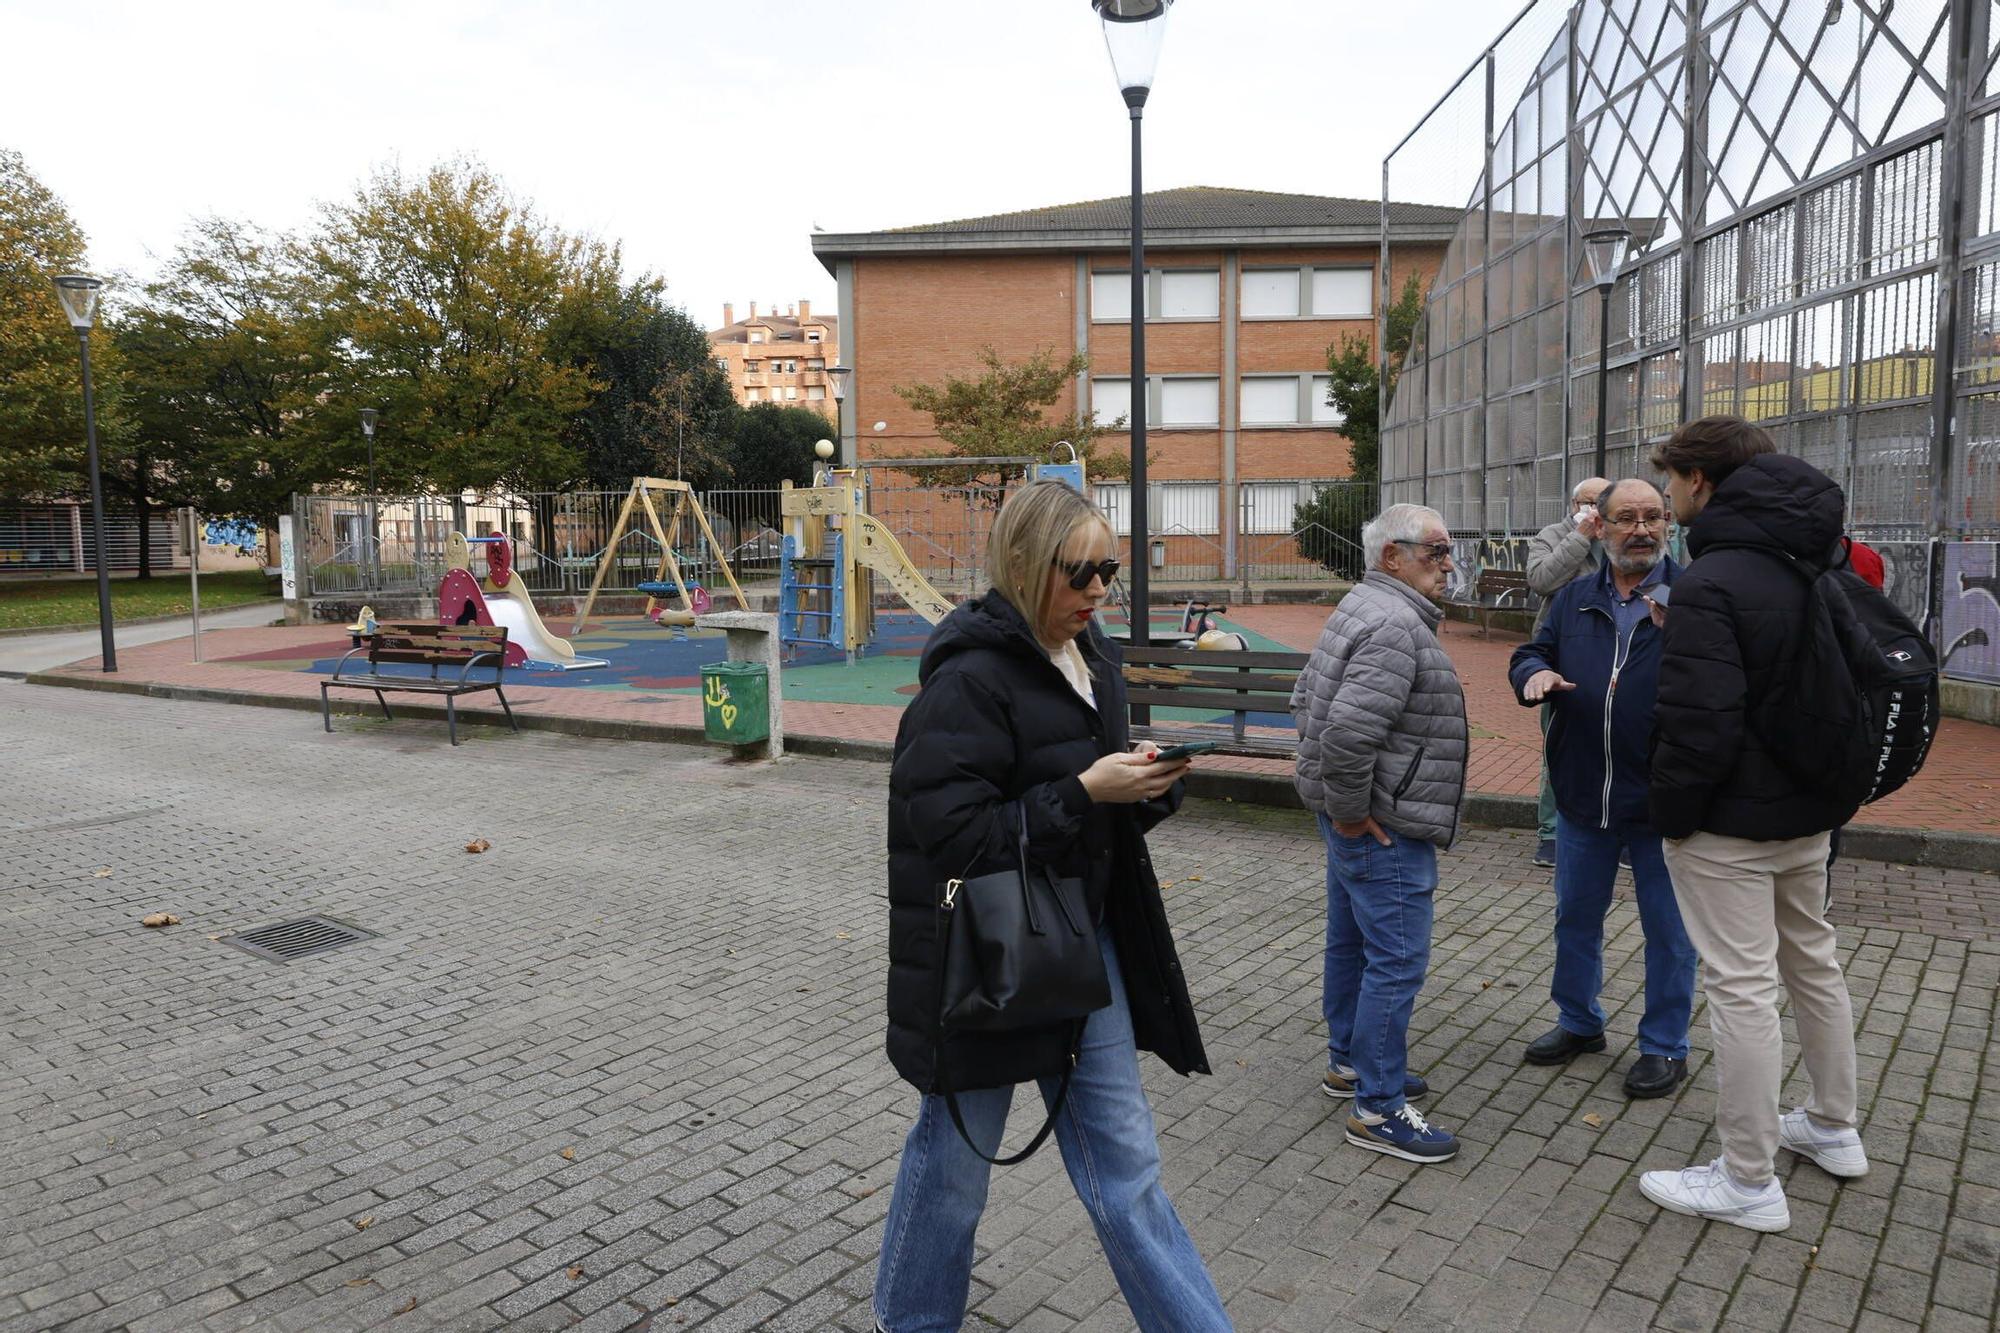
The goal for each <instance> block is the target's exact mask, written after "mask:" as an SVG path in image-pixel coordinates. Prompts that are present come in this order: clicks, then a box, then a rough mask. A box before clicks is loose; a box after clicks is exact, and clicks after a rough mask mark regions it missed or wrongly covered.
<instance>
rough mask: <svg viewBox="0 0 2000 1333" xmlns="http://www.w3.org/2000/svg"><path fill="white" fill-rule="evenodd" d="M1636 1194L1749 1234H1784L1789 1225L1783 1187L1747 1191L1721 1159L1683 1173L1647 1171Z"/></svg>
mask: <svg viewBox="0 0 2000 1333" xmlns="http://www.w3.org/2000/svg"><path fill="white" fill-rule="evenodd" d="M1639 1192H1640V1193H1641V1194H1644V1195H1645V1196H1646V1197H1647V1198H1649V1199H1651V1200H1652V1201H1653V1202H1654V1203H1657V1204H1658V1205H1660V1207H1662V1208H1665V1209H1668V1210H1669V1211H1671V1212H1676V1213H1686V1214H1687V1215H1688V1216H1690V1217H1705V1218H1708V1219H1709V1220H1710V1221H1713V1222H1727V1223H1729V1224H1730V1225H1732V1226H1739V1227H1747V1228H1749V1229H1750V1230H1752V1231H1783V1230H1784V1229H1785V1228H1786V1227H1788V1226H1790V1225H1791V1224H1792V1209H1791V1205H1790V1204H1788V1203H1787V1202H1785V1188H1784V1186H1782V1185H1780V1184H1779V1183H1778V1182H1777V1181H1776V1180H1775V1179H1773V1180H1772V1181H1771V1182H1770V1183H1769V1184H1767V1185H1765V1186H1764V1187H1763V1188H1762V1189H1747V1188H1745V1187H1744V1186H1742V1185H1739V1184H1737V1183H1736V1182H1735V1181H1734V1180H1732V1179H1730V1176H1729V1170H1728V1168H1727V1167H1725V1166H1724V1165H1723V1164H1722V1159H1721V1158H1720V1157H1718V1158H1716V1159H1715V1160H1714V1161H1713V1162H1710V1163H1709V1164H1708V1165H1707V1166H1690V1167H1688V1168H1686V1169H1685V1170H1682V1171H1648V1172H1646V1174H1644V1175H1642V1176H1640V1177H1639Z"/></svg>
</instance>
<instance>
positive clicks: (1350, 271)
mask: <svg viewBox="0 0 2000 1333" xmlns="http://www.w3.org/2000/svg"><path fill="white" fill-rule="evenodd" d="M1312 302H1313V308H1312V312H1313V317H1314V318H1315V319H1366V318H1367V317H1368V316H1370V315H1372V314H1374V313H1375V273H1374V270H1372V269H1365V268H1316V269H1314V270H1313V276H1312Z"/></svg>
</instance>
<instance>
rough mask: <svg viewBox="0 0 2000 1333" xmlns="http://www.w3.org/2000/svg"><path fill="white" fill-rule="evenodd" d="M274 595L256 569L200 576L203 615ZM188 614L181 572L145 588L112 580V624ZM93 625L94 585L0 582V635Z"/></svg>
mask: <svg viewBox="0 0 2000 1333" xmlns="http://www.w3.org/2000/svg"><path fill="white" fill-rule="evenodd" d="M276 595H277V594H275V593H273V592H271V591H270V590H269V583H268V581H267V580H266V579H265V577H264V575H263V574H262V573H260V572H258V571H257V570H254V569H244V570H231V571H229V572H228V573H223V574H204V575H202V576H201V609H202V610H204V611H219V610H221V609H222V608H223V607H226V606H241V605H243V604H244V603H245V602H261V601H264V600H266V599H268V598H272V597H275V596H276ZM187 613H188V579H187V574H186V573H185V572H181V573H166V574H155V575H154V576H153V577H152V578H150V579H147V580H146V581H145V582H143V583H142V582H140V581H139V580H137V579H133V578H113V579H112V580H111V614H112V617H113V618H114V619H117V620H140V619H143V618H145V617H147V616H171V615H183V616H184V615H186V614H187ZM96 623H97V581H96V580H95V579H22V580H19V581H15V580H12V579H0V629H29V628H32V627H34V626H38V625H84V624H92V625H94V624H96Z"/></svg>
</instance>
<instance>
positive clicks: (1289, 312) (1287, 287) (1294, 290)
mask: <svg viewBox="0 0 2000 1333" xmlns="http://www.w3.org/2000/svg"><path fill="white" fill-rule="evenodd" d="M1299 285H1300V284H1299V271H1298V270H1297V269H1295V268H1249V269H1244V270H1243V298H1242V299H1243V317H1244V318H1245V319H1278V318H1290V317H1294V316H1296V315H1297V314H1298V313H1299Z"/></svg>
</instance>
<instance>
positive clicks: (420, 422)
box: [300, 162, 622, 493]
mask: <svg viewBox="0 0 2000 1333" xmlns="http://www.w3.org/2000/svg"><path fill="white" fill-rule="evenodd" d="M300 256H301V267H302V269H303V270H304V273H305V276H306V279H307V282H308V286H309V291H310V295H311V298H312V301H313V304H314V306H315V307H316V308H317V310H318V311H319V313H320V315H321V317H322V318H323V319H325V320H326V321H327V323H328V326H329V327H328V332H329V333H330V334H331V335H332V337H333V343H334V345H335V346H336V347H338V348H339V349H340V351H341V364H340V367H339V371H338V374H337V376H336V384H335V389H334V394H335V401H337V402H338V403H339V404H340V405H339V406H338V407H334V406H333V403H331V402H330V403H329V405H328V408H329V410H322V411H319V412H315V413H312V414H311V415H310V416H308V417H306V418H304V419H302V421H301V422H300V429H301V431H302V432H303V433H305V434H307V435H308V436H310V437H311V438H312V439H313V440H314V441H315V442H316V443H318V444H320V445H321V446H322V447H323V448H325V449H327V450H328V451H329V452H330V453H331V454H333V455H334V456H335V457H337V458H339V459H341V460H342V461H343V462H344V463H345V470H346V472H347V474H348V475H349V476H357V475H359V474H360V473H362V472H363V471H365V468H364V467H363V465H362V464H361V456H362V454H363V451H364V446H363V442H362V439H361V435H360V432H359V431H358V430H356V429H354V424H353V423H354V420H355V417H354V413H355V411H356V410H357V409H358V408H359V407H360V406H361V405H362V404H364V403H368V404H374V405H377V406H379V407H380V409H381V411H382V425H381V428H380V433H379V435H378V437H377V440H376V462H377V472H378V475H379V477H380V478H381V484H382V485H383V487H384V488H395V489H401V488H405V487H415V486H430V487H434V488H436V489H438V490H442V491H445V492H448V493H455V492H458V491H460V490H465V489H473V490H488V489H493V488H496V487H506V488H509V489H513V490H519V491H543V490H562V489H565V488H567V487H570V486H572V485H575V484H577V483H578V482H580V481H582V480H583V479H584V477H585V475H586V465H585V458H584V455H583V452H582V450H581V448H580V447H579V445H578V438H577V433H576V431H575V430H574V429H573V427H574V425H575V423H576V421H577V419H578V418H579V417H580V416H582V415H583V414H584V413H585V412H586V411H587V410H588V409H589V407H590V406H591V403H592V401H593V399H594V397H595V395H596V393H597V391H598V389H599V388H600V387H601V382H600V381H598V380H597V379H596V378H595V377H594V376H593V374H592V371H591V369H590V368H588V366H587V365H585V364H578V362H579V360H580V359H582V358H579V357H577V356H576V355H575V353H576V351H577V345H576V342H575V338H576V336H577V334H578V331H579V330H582V329H587V328H589V327H590V326H591V324H592V321H593V320H594V319H597V318H599V316H598V315H597V314H595V313H593V312H601V311H603V310H605V309H612V308H616V307H617V305H618V303H619V302H620V300H621V297H622V291H621V285H620V277H619V252H618V250H617V248H616V247H615V246H607V245H605V244H604V243H602V242H599V241H594V240H589V239H586V238H582V237H575V236H569V235H565V234H564V233H563V232H562V231H560V230H559V229H557V228H555V227H554V226H552V225H550V224H548V223H545V222H544V221H542V220H541V218H539V217H538V216H537V215H536V214H535V212H534V210H533V209H532V207H530V206H529V205H528V204H527V203H525V202H523V201H520V200H518V199H516V198H515V197H514V196H513V195H512V194H511V193H510V192H509V191H508V189H507V188H506V186H505V185H504V184H503V183H502V182H501V181H500V180H499V178H498V177H496V176H494V175H493V174H492V173H491V172H489V171H487V170H486V169H485V168H484V167H482V166H479V165H478V164H476V163H471V162H452V163H445V164H441V165H439V166H436V167H433V168H432V169H431V170H430V172H429V173H428V174H426V175H425V176H424V177H422V178H421V179H410V178H407V177H405V176H404V175H403V174H402V173H401V172H400V171H399V170H397V169H395V168H384V169H382V170H380V171H378V172H377V173H376V175H375V176H374V177H373V178H372V179H371V180H369V181H368V182H367V183H366V184H365V185H363V186H362V187H360V188H359V189H357V190H356V191H355V193H354V195H353V197H352V198H351V199H349V200H347V201H346V202H344V203H336V204H329V205H327V206H326V207H325V208H324V209H323V210H322V213H321V217H320V221H319V224H318V227H317V229H316V231H315V232H314V233H313V234H312V235H311V236H310V237H309V238H308V239H307V240H306V242H305V243H304V244H303V246H302V247H301V251H300Z"/></svg>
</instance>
